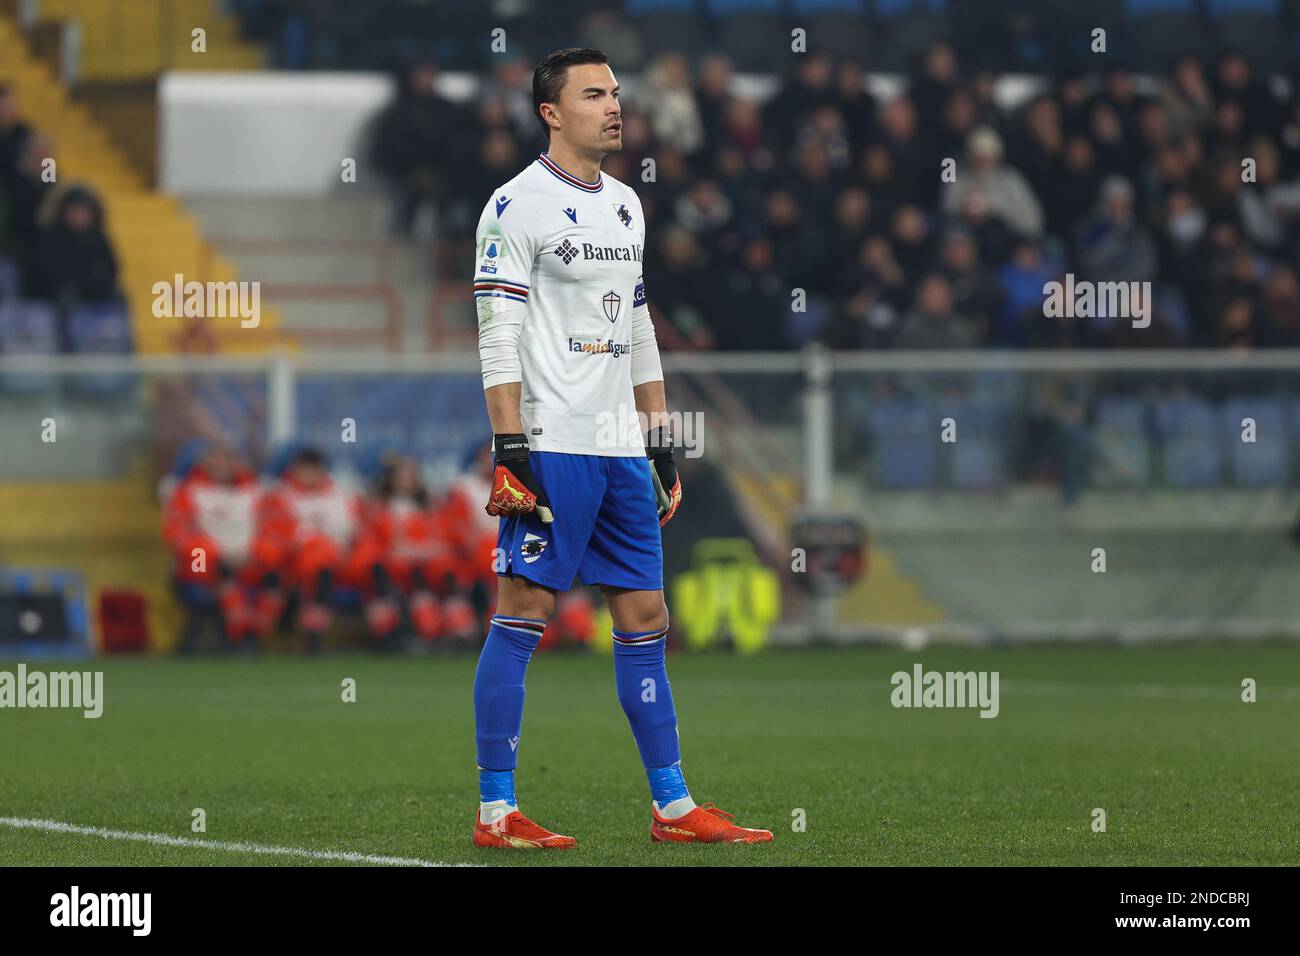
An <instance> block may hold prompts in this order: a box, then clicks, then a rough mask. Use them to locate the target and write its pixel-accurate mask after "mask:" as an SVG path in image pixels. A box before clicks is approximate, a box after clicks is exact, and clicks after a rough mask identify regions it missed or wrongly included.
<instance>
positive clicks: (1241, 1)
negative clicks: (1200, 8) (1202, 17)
mask: <svg viewBox="0 0 1300 956" xmlns="http://www.w3.org/2000/svg"><path fill="white" fill-rule="evenodd" d="M1205 8H1206V14H1207V15H1208V16H1209V18H1210V21H1211V25H1212V28H1213V30H1214V32H1215V34H1216V35H1217V38H1218V39H1219V41H1220V42H1221V43H1223V44H1224V45H1226V46H1229V47H1236V48H1237V49H1239V50H1241V52H1242V53H1243V54H1245V56H1246V58H1247V59H1248V60H1249V61H1250V64H1251V68H1252V69H1253V70H1254V71H1255V72H1256V73H1257V74H1264V73H1269V72H1272V71H1273V70H1276V69H1282V68H1284V67H1285V66H1287V65H1288V63H1287V57H1288V54H1289V52H1290V51H1289V49H1288V43H1289V38H1288V36H1287V33H1286V31H1285V30H1284V29H1283V26H1284V23H1283V18H1282V4H1281V3H1280V2H1279V0H1205Z"/></svg>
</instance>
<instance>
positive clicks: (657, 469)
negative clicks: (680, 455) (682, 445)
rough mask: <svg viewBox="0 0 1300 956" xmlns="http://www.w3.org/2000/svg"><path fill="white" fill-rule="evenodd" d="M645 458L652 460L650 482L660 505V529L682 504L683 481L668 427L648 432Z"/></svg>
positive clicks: (663, 426)
mask: <svg viewBox="0 0 1300 956" xmlns="http://www.w3.org/2000/svg"><path fill="white" fill-rule="evenodd" d="M645 456H646V457H647V458H649V459H650V480H651V481H652V482H653V483H654V489H655V501H656V503H657V504H658V505H659V527H661V528H662V527H663V526H664V525H666V524H667V523H668V522H669V520H670V519H671V518H672V516H673V515H675V514H676V513H677V506H678V505H680V504H681V503H682V480H681V479H680V478H679V477H677V462H675V461H673V439H672V436H671V435H669V434H668V427H667V426H666V425H660V426H659V427H658V428H652V429H650V431H648V432H646V436H645Z"/></svg>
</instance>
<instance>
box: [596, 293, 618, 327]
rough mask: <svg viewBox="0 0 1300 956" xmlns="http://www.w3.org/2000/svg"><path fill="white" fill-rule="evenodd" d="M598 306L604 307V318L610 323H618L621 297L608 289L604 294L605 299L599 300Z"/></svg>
mask: <svg viewBox="0 0 1300 956" xmlns="http://www.w3.org/2000/svg"><path fill="white" fill-rule="evenodd" d="M600 304H601V305H603V306H604V307H605V318H607V319H609V321H610V322H611V323H614V322H617V321H618V310H619V306H621V305H622V304H623V297H622V296H621V295H619V294H618V293H617V292H615V291H614V290H613V289H610V290H609V291H608V292H606V293H605V297H604V298H603V299H601V300H600Z"/></svg>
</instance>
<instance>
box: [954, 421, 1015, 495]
mask: <svg viewBox="0 0 1300 956" xmlns="http://www.w3.org/2000/svg"><path fill="white" fill-rule="evenodd" d="M1007 411H1008V410H1007V408H1006V406H1005V405H1003V404H1001V403H999V402H996V401H993V400H989V399H984V400H980V401H976V400H970V401H963V402H961V403H960V404H957V405H955V406H952V407H944V408H942V409H941V410H940V411H939V412H938V413H937V417H938V418H940V419H943V418H949V417H950V418H952V419H953V420H954V421H955V422H956V424H957V441H955V442H953V443H952V444H949V445H945V446H943V447H945V448H950V449H951V459H950V461H949V466H950V469H949V474H950V479H951V482H952V486H953V487H954V488H964V489H977V490H983V491H987V490H991V489H994V488H999V487H1001V486H1003V485H1005V484H1006V482H1007V443H1006V435H1007V421H1008V418H1009V416H1008V414H1007Z"/></svg>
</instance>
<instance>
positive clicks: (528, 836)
mask: <svg viewBox="0 0 1300 956" xmlns="http://www.w3.org/2000/svg"><path fill="white" fill-rule="evenodd" d="M577 843H578V841H577V840H575V839H574V838H573V837H571V836H561V835H560V834H558V833H552V832H551V831H550V830H548V829H546V827H542V826H538V825H537V824H536V823H534V822H533V821H532V820H530V819H528V818H527V817H526V816H524V815H523V814H522V813H520V812H519V811H518V810H511V811H510V812H509V813H507V814H506V815H505V816H504V817H502V818H501V819H499V820H497V821H496V822H495V823H483V822H482V821H481V820H479V816H478V812H477V811H475V813H474V845H475V846H499V847H505V848H508V849H516V850H568V849H570V848H571V847H574V846H577Z"/></svg>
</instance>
